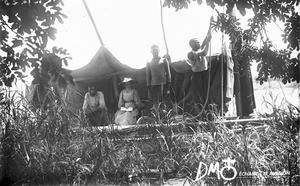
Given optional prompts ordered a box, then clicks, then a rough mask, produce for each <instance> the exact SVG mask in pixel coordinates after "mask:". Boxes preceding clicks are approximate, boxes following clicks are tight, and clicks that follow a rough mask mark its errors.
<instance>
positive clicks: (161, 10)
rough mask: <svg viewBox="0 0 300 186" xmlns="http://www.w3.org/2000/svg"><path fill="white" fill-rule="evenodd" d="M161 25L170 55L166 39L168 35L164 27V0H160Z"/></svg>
mask: <svg viewBox="0 0 300 186" xmlns="http://www.w3.org/2000/svg"><path fill="white" fill-rule="evenodd" d="M160 23H161V27H162V31H163V36H164V42H165V47H166V52H167V54H168V55H169V48H168V45H167V39H166V33H165V26H164V18H163V4H162V0H160Z"/></svg>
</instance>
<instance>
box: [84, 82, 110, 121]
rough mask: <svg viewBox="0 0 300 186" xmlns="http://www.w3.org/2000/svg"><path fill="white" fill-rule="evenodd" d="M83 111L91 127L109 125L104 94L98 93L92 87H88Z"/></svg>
mask: <svg viewBox="0 0 300 186" xmlns="http://www.w3.org/2000/svg"><path fill="white" fill-rule="evenodd" d="M82 110H83V113H84V114H85V116H86V118H87V120H88V123H89V124H90V125H91V126H105V125H107V124H108V118H107V108H106V105H105V100H104V95H103V93H102V92H100V91H96V90H95V87H94V86H92V85H90V86H89V87H88V92H87V93H86V94H85V96H84V102H83V107H82Z"/></svg>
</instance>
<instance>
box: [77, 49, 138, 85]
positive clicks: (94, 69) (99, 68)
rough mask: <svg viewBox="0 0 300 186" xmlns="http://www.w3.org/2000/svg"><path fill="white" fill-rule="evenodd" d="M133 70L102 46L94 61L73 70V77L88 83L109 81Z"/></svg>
mask: <svg viewBox="0 0 300 186" xmlns="http://www.w3.org/2000/svg"><path fill="white" fill-rule="evenodd" d="M132 70H134V69H133V68H131V67H129V66H127V65H125V64H122V63H121V62H120V61H119V60H118V59H117V58H116V57H115V56H114V55H112V53H111V52H110V51H109V50H108V49H107V48H105V47H103V46H101V47H100V48H99V50H98V51H97V53H96V55H95V56H94V57H93V58H92V60H91V61H90V62H89V63H88V64H87V65H85V66H83V67H81V68H79V69H76V70H73V71H72V72H71V76H72V77H73V79H74V81H77V82H78V81H83V82H86V81H95V80H99V79H107V78H110V77H112V76H114V75H117V74H121V73H126V72H130V71H132Z"/></svg>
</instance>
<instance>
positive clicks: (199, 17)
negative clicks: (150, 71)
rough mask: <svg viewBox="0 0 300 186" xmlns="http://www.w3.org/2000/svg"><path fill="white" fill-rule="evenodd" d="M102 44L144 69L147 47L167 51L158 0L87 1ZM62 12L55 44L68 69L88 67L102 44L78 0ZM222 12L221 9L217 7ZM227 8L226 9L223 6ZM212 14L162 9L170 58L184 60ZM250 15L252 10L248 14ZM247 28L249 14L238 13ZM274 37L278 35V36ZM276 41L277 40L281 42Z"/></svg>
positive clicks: (216, 47) (192, 8)
mask: <svg viewBox="0 0 300 186" xmlns="http://www.w3.org/2000/svg"><path fill="white" fill-rule="evenodd" d="M86 2H87V4H88V6H89V8H90V11H91V14H92V16H93V18H94V20H95V23H96V26H97V28H98V31H99V33H100V35H101V38H102V40H103V42H104V44H105V47H106V48H108V50H110V52H112V54H113V55H114V56H115V57H116V58H117V59H119V61H120V62H121V63H124V64H127V65H128V66H131V67H133V68H143V67H145V65H146V63H147V62H148V61H150V60H151V57H152V55H151V53H150V47H151V45H152V44H158V45H159V46H160V50H161V52H160V54H161V55H164V54H165V53H166V50H165V44H164V39H163V32H162V27H161V22H160V19H161V17H160V0H113V1H112V0H86ZM64 3H65V5H64V7H63V12H64V13H65V14H66V15H67V16H68V19H65V20H64V24H58V25H56V28H57V29H58V32H57V34H56V38H57V39H56V40H55V41H53V43H52V44H53V45H55V46H58V47H63V48H66V49H67V50H68V52H69V53H70V54H71V56H72V58H73V59H72V60H71V61H70V62H69V66H68V67H67V68H68V69H71V70H72V69H77V68H80V67H82V66H84V65H86V64H87V63H88V62H89V61H90V60H91V59H92V57H93V56H94V55H95V54H96V52H97V50H98V49H99V47H100V46H101V44H100V41H99V40H98V37H97V35H96V31H95V29H94V27H93V25H92V22H91V20H90V18H89V16H88V13H87V11H86V9H85V7H84V4H83V2H82V0H64ZM220 10H221V11H222V10H223V9H222V8H221V9H220ZM224 11H225V10H224ZM215 14H216V12H214V11H212V9H211V8H210V7H208V6H206V5H205V3H203V4H202V5H201V6H199V5H198V4H197V2H194V1H192V3H191V4H190V5H189V8H188V9H182V10H179V11H175V9H174V8H164V9H163V17H164V25H165V32H166V39H167V45H168V48H169V54H170V55H171V58H172V61H178V60H183V59H186V58H187V57H186V55H187V53H188V52H189V51H190V47H189V45H188V41H189V40H190V39H191V38H198V39H199V41H200V42H201V41H202V39H203V38H204V37H205V35H206V32H207V29H208V26H209V19H210V17H211V16H212V15H213V16H214V17H216V15H215ZM247 15H251V12H247ZM237 16H238V17H239V18H241V21H242V24H243V25H244V26H245V25H246V24H247V23H246V22H245V20H246V19H247V17H241V16H239V15H238V13H237ZM270 30H272V32H270V37H271V38H272V37H273V38H275V39H276V38H279V36H280V34H282V33H281V31H280V29H279V28H278V27H277V26H276V25H275V24H273V25H272V26H271V28H270ZM212 37H213V38H212V41H211V50H210V53H211V55H213V54H215V53H219V52H221V43H220V40H221V34H220V33H213V34H212ZM277 40H278V39H277ZM279 43H280V42H279Z"/></svg>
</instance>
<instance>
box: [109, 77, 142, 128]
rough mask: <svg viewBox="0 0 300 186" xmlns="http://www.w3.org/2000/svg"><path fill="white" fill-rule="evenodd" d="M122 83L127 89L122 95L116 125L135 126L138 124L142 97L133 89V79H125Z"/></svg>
mask: <svg viewBox="0 0 300 186" xmlns="http://www.w3.org/2000/svg"><path fill="white" fill-rule="evenodd" d="M122 83H123V84H124V86H125V88H124V89H123V90H122V91H121V93H120V97H119V103H118V108H119V110H118V111H117V112H116V115H115V123H116V124H119V125H133V124H136V119H137V118H136V117H137V116H138V114H139V111H138V108H139V106H140V104H141V101H140V97H139V95H138V92H137V90H135V89H133V88H132V83H133V79H132V78H130V77H129V78H127V77H125V78H124V80H123V81H122Z"/></svg>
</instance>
